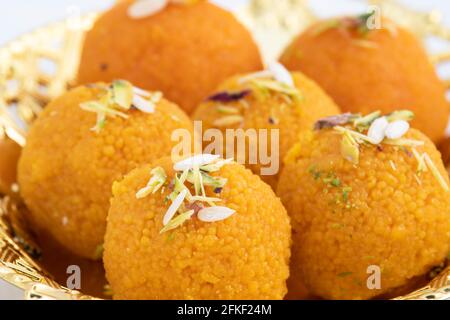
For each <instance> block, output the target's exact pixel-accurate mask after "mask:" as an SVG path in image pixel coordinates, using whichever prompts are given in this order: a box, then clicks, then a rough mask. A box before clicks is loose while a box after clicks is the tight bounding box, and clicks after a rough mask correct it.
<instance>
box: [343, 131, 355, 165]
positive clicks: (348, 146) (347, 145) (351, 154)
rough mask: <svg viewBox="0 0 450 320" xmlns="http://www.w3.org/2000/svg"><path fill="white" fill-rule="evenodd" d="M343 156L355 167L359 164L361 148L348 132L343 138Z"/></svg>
mask: <svg viewBox="0 0 450 320" xmlns="http://www.w3.org/2000/svg"><path fill="white" fill-rule="evenodd" d="M341 154H342V156H343V157H344V159H347V160H348V161H350V162H351V163H353V164H355V165H357V164H358V163H359V146H358V144H357V143H356V141H355V139H353V137H352V136H351V135H350V134H349V133H348V132H345V133H344V135H343V137H342V141H341Z"/></svg>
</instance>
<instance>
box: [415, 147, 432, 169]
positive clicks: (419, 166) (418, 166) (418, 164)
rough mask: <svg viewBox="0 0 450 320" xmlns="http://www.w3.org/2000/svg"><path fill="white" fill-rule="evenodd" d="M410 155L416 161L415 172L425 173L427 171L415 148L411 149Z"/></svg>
mask: <svg viewBox="0 0 450 320" xmlns="http://www.w3.org/2000/svg"><path fill="white" fill-rule="evenodd" d="M411 150H412V153H413V155H414V157H415V158H416V160H417V172H419V173H420V172H426V171H427V170H428V168H427V165H426V163H425V159H424V156H423V155H420V154H419V152H417V150H416V149H415V148H412V149H411Z"/></svg>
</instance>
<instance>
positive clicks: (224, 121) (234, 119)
mask: <svg viewBox="0 0 450 320" xmlns="http://www.w3.org/2000/svg"><path fill="white" fill-rule="evenodd" d="M243 121H244V117H243V116H240V115H235V116H226V117H223V118H219V119H217V120H215V121H214V123H213V125H214V126H216V127H228V126H234V125H236V124H241V123H242V122H243Z"/></svg>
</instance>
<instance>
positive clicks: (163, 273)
mask: <svg viewBox="0 0 450 320" xmlns="http://www.w3.org/2000/svg"><path fill="white" fill-rule="evenodd" d="M203 156H204V155H201V156H200V157H203ZM208 158H209V159H210V160H211V159H215V158H211V155H207V156H206V161H203V160H205V158H203V159H200V158H199V157H198V156H196V157H194V159H195V160H193V161H191V160H188V161H185V162H184V163H178V164H175V165H174V164H173V163H172V161H171V159H170V158H164V159H161V160H158V161H155V162H153V163H152V164H150V165H146V166H143V167H141V168H138V169H135V170H134V171H132V172H130V173H129V174H128V175H127V176H125V178H124V179H123V180H121V181H120V182H117V183H115V184H114V186H113V194H114V195H113V198H112V201H111V208H110V210H109V215H108V224H107V230H106V236H105V252H104V264H105V269H106V274H107V278H108V281H109V283H110V284H111V287H112V291H113V293H114V298H115V299H175V300H177V299H214V300H215V299H226V300H227V299H282V298H283V297H284V295H285V294H286V292H287V288H286V279H287V277H288V275H289V257H290V243H291V229H290V223H289V218H288V215H287V213H286V210H285V209H284V207H283V205H282V204H281V202H280V200H279V199H278V198H277V197H276V196H275V194H274V192H273V191H272V189H271V188H270V187H269V186H267V185H266V184H265V183H263V182H262V181H261V180H260V178H259V177H258V176H256V175H254V174H252V172H251V171H250V170H248V169H245V167H243V166H242V165H239V164H235V163H232V162H230V161H225V160H218V161H216V162H214V163H210V162H209V160H208ZM199 160H200V161H199ZM189 163H191V165H188V164H189ZM187 165H188V166H187ZM177 170H182V171H177ZM200 176H201V177H202V178H201V179H199V178H198V177H200Z"/></svg>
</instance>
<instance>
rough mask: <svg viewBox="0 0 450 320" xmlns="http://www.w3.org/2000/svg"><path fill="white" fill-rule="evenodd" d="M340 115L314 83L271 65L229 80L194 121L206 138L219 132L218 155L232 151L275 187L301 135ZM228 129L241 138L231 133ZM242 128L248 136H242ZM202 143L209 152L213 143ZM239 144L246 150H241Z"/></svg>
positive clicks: (212, 96)
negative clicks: (264, 69) (214, 132)
mask: <svg viewBox="0 0 450 320" xmlns="http://www.w3.org/2000/svg"><path fill="white" fill-rule="evenodd" d="M338 113H340V110H339V107H338V106H337V105H336V104H335V103H334V102H333V101H332V99H331V98H329V97H328V95H327V94H326V93H325V92H324V91H323V90H322V89H321V88H320V87H319V86H318V85H317V84H316V83H315V82H314V81H312V80H310V79H309V78H308V77H306V76H304V75H303V74H301V73H299V72H294V73H289V72H288V71H287V70H286V69H285V68H284V67H283V66H282V65H280V64H272V65H271V66H270V67H269V68H268V70H266V71H262V72H257V73H253V74H245V75H239V76H234V77H232V78H230V79H228V80H226V81H225V82H224V83H222V84H221V85H220V86H219V87H218V88H217V89H216V92H215V93H214V94H213V95H211V97H209V99H207V101H205V102H203V103H202V104H200V105H199V106H198V107H197V109H196V110H195V112H194V114H193V115H192V118H193V119H194V120H196V121H201V125H202V129H203V132H204V133H205V136H207V131H208V130H209V129H219V130H220V131H221V133H222V136H223V146H222V148H221V149H222V150H220V151H219V152H221V153H222V154H224V155H226V157H229V151H232V152H234V156H235V158H236V159H243V160H245V164H246V166H247V167H248V168H250V169H251V170H252V171H253V172H254V173H255V174H258V175H260V176H261V178H262V179H263V180H264V181H265V182H266V183H268V184H269V185H271V186H272V187H273V188H276V185H277V181H278V177H279V172H280V170H281V168H282V167H283V160H284V157H285V156H286V154H287V152H288V150H289V149H290V148H291V147H292V146H293V145H294V144H295V143H296V142H297V139H298V137H299V135H301V134H303V133H304V132H308V131H310V130H312V129H313V126H314V123H315V122H316V121H317V120H319V119H320V118H323V117H326V116H331V115H335V114H338ZM230 129H231V130H234V131H232V132H234V133H235V134H236V137H237V138H233V135H229V134H227V131H229V130H230ZM240 129H242V130H243V133H244V134H245V135H246V136H245V137H243V135H241V136H239V135H238V134H239V131H238V130H240ZM252 132H254V136H257V138H256V139H252V138H251V134H252ZM230 137H231V138H230ZM203 140H204V150H207V151H209V150H208V149H207V148H208V146H210V145H211V141H209V139H206V138H205V139H203ZM240 141H244V142H245V148H238V147H239V145H240ZM213 142H214V143H213V144H212V145H214V144H215V143H216V142H217V141H216V140H214V141H213ZM216 149H218V148H216ZM263 150H266V152H265V154H264V151H263ZM214 152H217V150H214ZM239 162H242V161H239Z"/></svg>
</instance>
